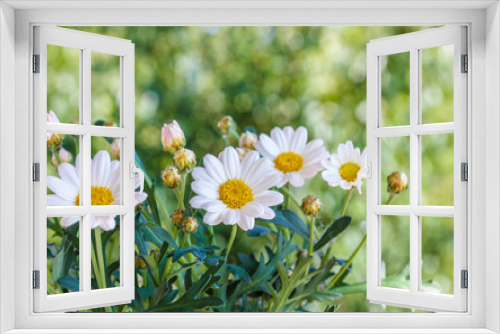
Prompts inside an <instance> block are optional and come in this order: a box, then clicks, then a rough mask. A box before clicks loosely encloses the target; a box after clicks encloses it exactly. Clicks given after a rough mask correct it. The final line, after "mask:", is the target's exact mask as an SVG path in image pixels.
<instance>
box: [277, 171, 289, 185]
mask: <svg viewBox="0 0 500 334" xmlns="http://www.w3.org/2000/svg"><path fill="white" fill-rule="evenodd" d="M287 182H288V176H287V175H286V174H281V175H280V180H279V182H278V184H277V185H276V188H281V187H283V186H284V185H285V184H287Z"/></svg>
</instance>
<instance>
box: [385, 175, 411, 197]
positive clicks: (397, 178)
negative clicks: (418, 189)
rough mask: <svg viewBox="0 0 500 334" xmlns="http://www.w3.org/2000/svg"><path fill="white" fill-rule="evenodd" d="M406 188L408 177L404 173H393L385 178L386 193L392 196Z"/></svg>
mask: <svg viewBox="0 0 500 334" xmlns="http://www.w3.org/2000/svg"><path fill="white" fill-rule="evenodd" d="M407 187H408V177H407V176H406V174H405V173H404V172H399V171H398V172H393V173H392V174H391V175H389V176H388V177H387V191H388V192H389V193H391V194H393V195H396V194H399V193H400V192H402V191H404V190H405V189H406V188H407Z"/></svg>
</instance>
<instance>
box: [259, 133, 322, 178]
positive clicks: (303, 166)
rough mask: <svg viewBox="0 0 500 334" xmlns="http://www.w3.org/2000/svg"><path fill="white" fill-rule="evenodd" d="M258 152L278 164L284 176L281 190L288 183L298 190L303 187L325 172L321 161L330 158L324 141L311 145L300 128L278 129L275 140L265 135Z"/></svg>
mask: <svg viewBox="0 0 500 334" xmlns="http://www.w3.org/2000/svg"><path fill="white" fill-rule="evenodd" d="M255 149H256V150H257V151H259V153H260V154H262V156H264V157H266V158H268V159H270V160H271V161H272V162H273V163H274V168H275V169H276V170H277V171H279V173H280V175H281V179H280V182H279V183H278V185H277V187H278V188H281V187H282V186H284V185H285V184H286V183H287V182H290V184H291V185H292V186H294V187H302V186H303V185H304V181H305V179H310V178H312V177H314V176H315V175H316V174H317V173H318V172H319V171H321V170H322V169H324V167H323V164H322V163H321V161H322V160H323V159H325V158H326V157H327V156H328V152H327V151H326V149H325V147H324V144H323V140H321V139H314V140H312V141H310V142H309V143H307V129H306V128H305V127H303V126H300V127H299V128H298V129H297V130H293V129H292V127H290V126H286V127H285V128H284V129H283V130H282V129H280V128H278V127H275V128H274V129H273V130H272V131H271V137H269V136H268V135H266V134H261V135H260V137H259V140H258V141H257V142H256V143H255Z"/></svg>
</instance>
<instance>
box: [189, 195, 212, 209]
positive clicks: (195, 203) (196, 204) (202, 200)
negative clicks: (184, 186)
mask: <svg viewBox="0 0 500 334" xmlns="http://www.w3.org/2000/svg"><path fill="white" fill-rule="evenodd" d="M212 200H213V199H211V198H207V197H203V196H194V197H193V198H191V200H190V201H189V204H191V206H192V207H193V208H196V209H203V206H204V205H205V204H206V203H208V202H210V201H212Z"/></svg>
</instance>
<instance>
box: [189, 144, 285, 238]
mask: <svg viewBox="0 0 500 334" xmlns="http://www.w3.org/2000/svg"><path fill="white" fill-rule="evenodd" d="M203 165H204V167H196V168H194V169H193V179H194V182H193V183H192V184H191V188H192V189H193V191H194V192H195V193H196V194H197V196H195V197H193V198H192V199H191V201H190V204H191V206H192V207H193V208H198V209H204V210H205V211H207V212H206V213H205V216H204V217H203V221H204V222H205V223H206V224H208V225H217V224H219V223H224V224H226V225H234V224H238V226H239V227H240V228H241V229H242V230H245V231H248V230H251V229H253V227H254V225H255V219H256V218H262V219H272V218H274V211H273V210H271V208H270V206H273V205H278V204H280V203H281V202H283V195H282V194H280V193H279V192H277V191H272V190H269V189H270V188H271V187H274V186H275V185H276V184H277V183H278V181H279V180H280V174H279V173H277V172H275V171H274V170H273V168H272V162H271V161H270V160H268V159H265V158H260V157H259V154H258V153H257V152H256V151H250V152H249V153H248V154H247V155H245V157H244V158H243V160H242V161H241V162H240V158H239V156H238V153H236V150H235V149H234V148H233V147H227V148H226V149H225V150H224V151H222V152H221V153H220V154H219V157H218V158H216V157H214V156H213V155H210V154H207V155H206V156H205V157H204V158H203Z"/></svg>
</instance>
